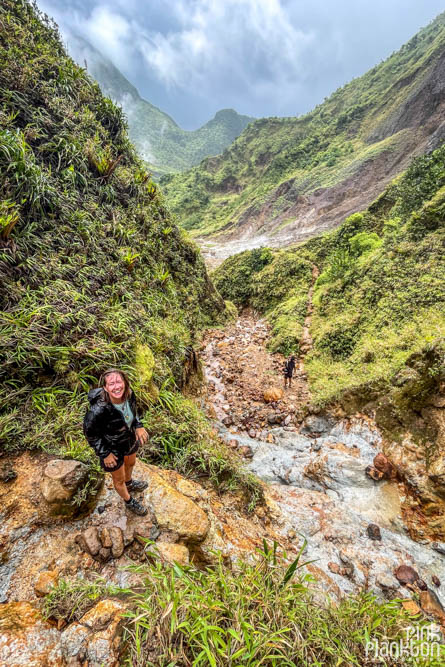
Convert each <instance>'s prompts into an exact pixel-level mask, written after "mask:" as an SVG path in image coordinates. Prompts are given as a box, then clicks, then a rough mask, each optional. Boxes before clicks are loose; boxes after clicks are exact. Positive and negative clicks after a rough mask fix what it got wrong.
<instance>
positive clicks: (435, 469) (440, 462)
mask: <svg viewBox="0 0 445 667" xmlns="http://www.w3.org/2000/svg"><path fill="white" fill-rule="evenodd" d="M428 476H429V478H430V479H431V480H432V482H433V483H434V484H435V485H436V486H437V487H438V488H439V489H440V490H441V491H445V460H444V457H443V456H441V457H440V458H438V459H436V460H435V461H434V462H433V463H432V464H431V466H430V468H429V471H428Z"/></svg>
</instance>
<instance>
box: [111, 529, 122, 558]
mask: <svg viewBox="0 0 445 667" xmlns="http://www.w3.org/2000/svg"><path fill="white" fill-rule="evenodd" d="M108 533H109V536H110V542H111V555H112V556H113V558H120V557H121V556H122V554H123V553H124V549H125V544H124V535H123V533H122V530H121V529H120V528H118V526H111V528H110V529H109V531H108Z"/></svg>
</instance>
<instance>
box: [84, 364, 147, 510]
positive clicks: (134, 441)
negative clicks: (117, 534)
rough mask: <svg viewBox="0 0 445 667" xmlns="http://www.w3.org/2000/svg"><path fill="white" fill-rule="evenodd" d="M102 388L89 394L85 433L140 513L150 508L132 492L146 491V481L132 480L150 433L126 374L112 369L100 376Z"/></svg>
mask: <svg viewBox="0 0 445 667" xmlns="http://www.w3.org/2000/svg"><path fill="white" fill-rule="evenodd" d="M99 384H100V387H98V388H97V389H92V390H91V391H90V392H89V394H88V400H89V402H90V409H89V410H88V412H87V413H86V415H85V419H84V422H83V430H84V433H85V436H86V438H87V440H88V442H89V444H90V445H91V447H92V448H93V449H94V451H95V452H96V454H97V455H98V457H99V459H100V465H101V467H102V469H103V470H105V472H110V473H111V476H112V478H113V484H114V488H115V489H116V491H117V492H118V494H119V495H120V497H121V498H122V499H123V500H124V501H125V504H126V506H127V507H128V509H129V510H131V511H132V512H134V513H135V514H139V515H140V516H144V515H145V514H147V509H146V508H145V507H144V506H143V505H141V503H140V502H138V501H137V500H136V498H134V497H133V496H132V495H131V494H132V493H133V492H134V491H143V490H144V489H146V488H147V486H148V484H147V482H143V481H141V480H137V479H133V478H132V472H133V467H134V464H135V463H136V452H137V450H138V449H139V445H143V444H145V443H146V442H147V440H148V433H147V431H146V430H145V428H144V427H143V426H142V424H141V422H140V421H139V418H138V415H137V406H136V398H135V395H134V392H133V391H132V389H131V388H130V383H129V381H128V378H127V376H126V374H125V373H123V372H122V371H120V370H118V369H116V368H110V369H109V370H107V371H105V373H104V374H103V375H102V377H101V378H100V383H99Z"/></svg>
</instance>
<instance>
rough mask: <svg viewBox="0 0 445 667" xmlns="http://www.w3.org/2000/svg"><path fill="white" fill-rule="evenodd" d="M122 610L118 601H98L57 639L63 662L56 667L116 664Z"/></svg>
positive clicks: (109, 665)
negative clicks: (60, 666)
mask: <svg viewBox="0 0 445 667" xmlns="http://www.w3.org/2000/svg"><path fill="white" fill-rule="evenodd" d="M125 609H126V607H125V605H124V604H123V603H122V602H120V601H118V600H101V601H100V602H98V603H97V604H96V605H95V606H94V607H93V608H92V609H90V610H89V611H88V612H87V613H86V614H84V616H82V618H81V619H80V621H79V622H77V623H72V624H71V625H70V626H68V628H67V629H66V630H64V631H63V632H62V633H61V635H60V643H61V648H62V655H63V658H64V659H65V661H66V662H63V663H60V664H67V665H70V664H73V665H74V664H88V665H89V667H115V666H116V665H117V664H119V648H120V640H119V637H120V634H121V632H122V613H123V612H124V611H125ZM75 660H77V661H78V662H77V663H76V662H75ZM45 664H46V663H45Z"/></svg>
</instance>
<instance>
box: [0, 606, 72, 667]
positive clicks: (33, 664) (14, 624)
mask: <svg viewBox="0 0 445 667" xmlns="http://www.w3.org/2000/svg"><path fill="white" fill-rule="evenodd" d="M64 664H65V661H64V660H63V658H62V651H61V646H60V634H59V632H58V630H56V628H54V627H53V626H52V625H50V623H48V621H45V620H44V619H43V617H42V616H41V614H40V612H39V611H37V609H35V608H34V607H33V606H32V605H31V604H30V603H29V602H10V603H9V604H2V605H0V665H8V667H18V666H19V665H20V666H21V667H23V666H24V665H26V667H42V665H45V667H62V665H64Z"/></svg>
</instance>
